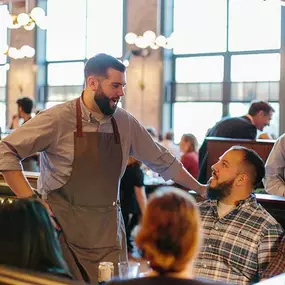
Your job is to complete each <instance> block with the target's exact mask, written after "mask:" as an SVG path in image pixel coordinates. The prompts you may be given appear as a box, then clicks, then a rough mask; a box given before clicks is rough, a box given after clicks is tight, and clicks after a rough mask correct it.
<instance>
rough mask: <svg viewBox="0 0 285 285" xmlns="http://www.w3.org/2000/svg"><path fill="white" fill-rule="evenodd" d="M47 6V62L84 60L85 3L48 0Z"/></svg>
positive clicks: (74, 0) (71, 0)
mask: <svg viewBox="0 0 285 285" xmlns="http://www.w3.org/2000/svg"><path fill="white" fill-rule="evenodd" d="M47 6H48V10H47V13H48V17H49V23H48V29H47V61H52V60H72V59H84V58H85V45H86V44H85V43H86V38H85V37H86V1H78V0H48V1H47ZM94 17H95V18H97V17H98V15H97V13H95V15H94Z"/></svg>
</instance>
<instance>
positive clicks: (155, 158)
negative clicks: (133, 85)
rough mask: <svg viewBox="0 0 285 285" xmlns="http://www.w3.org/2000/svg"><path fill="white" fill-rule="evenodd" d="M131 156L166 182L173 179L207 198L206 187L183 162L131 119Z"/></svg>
mask: <svg viewBox="0 0 285 285" xmlns="http://www.w3.org/2000/svg"><path fill="white" fill-rule="evenodd" d="M131 119H132V122H131V150H130V156H133V157H134V158H135V159H137V160H139V161H142V162H143V163H144V164H145V165H146V166H148V167H149V168H150V169H151V170H153V171H155V172H157V173H159V174H160V175H161V176H162V177H163V178H164V179H165V180H169V179H172V180H174V181H175V182H177V183H178V184H180V185H182V186H184V187H186V188H188V189H191V190H194V191H196V192H197V193H198V194H199V195H203V196H205V193H206V191H205V189H206V186H205V185H202V184H200V183H199V182H198V181H197V180H196V179H195V178H194V177H193V176H192V175H190V174H189V173H188V172H187V171H186V169H185V168H183V166H182V164H181V162H180V161H179V160H178V159H177V158H175V157H174V156H173V155H172V154H171V153H170V152H169V151H168V150H167V149H166V148H165V147H163V146H161V145H160V144H158V143H156V142H154V141H153V139H152V138H151V136H150V135H149V133H148V132H147V131H146V130H145V128H144V127H143V126H142V125H141V124H140V123H139V122H138V121H137V120H136V119H135V118H133V117H131Z"/></svg>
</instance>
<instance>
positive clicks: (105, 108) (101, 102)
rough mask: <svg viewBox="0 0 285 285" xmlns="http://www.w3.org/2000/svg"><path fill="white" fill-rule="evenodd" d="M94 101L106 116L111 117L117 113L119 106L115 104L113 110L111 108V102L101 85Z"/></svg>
mask: <svg viewBox="0 0 285 285" xmlns="http://www.w3.org/2000/svg"><path fill="white" fill-rule="evenodd" d="M94 101H95V102H96V104H97V106H98V107H99V109H100V111H101V112H102V113H103V114H104V115H106V116H110V115H113V114H114V113H115V111H116V108H117V104H115V105H114V107H113V108H112V107H111V106H110V101H111V100H110V99H109V98H108V97H107V96H106V94H105V93H104V91H103V90H102V87H101V84H99V86H98V89H97V91H96V94H95V95H94Z"/></svg>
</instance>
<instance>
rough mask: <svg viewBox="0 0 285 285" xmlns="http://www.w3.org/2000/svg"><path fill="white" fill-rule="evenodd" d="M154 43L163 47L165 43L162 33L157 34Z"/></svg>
mask: <svg viewBox="0 0 285 285" xmlns="http://www.w3.org/2000/svg"><path fill="white" fill-rule="evenodd" d="M155 43H156V44H157V45H158V46H160V47H164V46H165V44H166V38H165V36H162V35H160V36H158V37H157V38H156V40H155Z"/></svg>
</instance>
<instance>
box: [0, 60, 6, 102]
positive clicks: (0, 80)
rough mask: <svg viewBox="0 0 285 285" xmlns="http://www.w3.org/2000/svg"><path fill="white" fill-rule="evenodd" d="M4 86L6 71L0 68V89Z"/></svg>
mask: <svg viewBox="0 0 285 285" xmlns="http://www.w3.org/2000/svg"><path fill="white" fill-rule="evenodd" d="M6 84H7V70H6V67H5V66H0V87H5V86H6ZM0 100H2V98H1V97H0Z"/></svg>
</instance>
